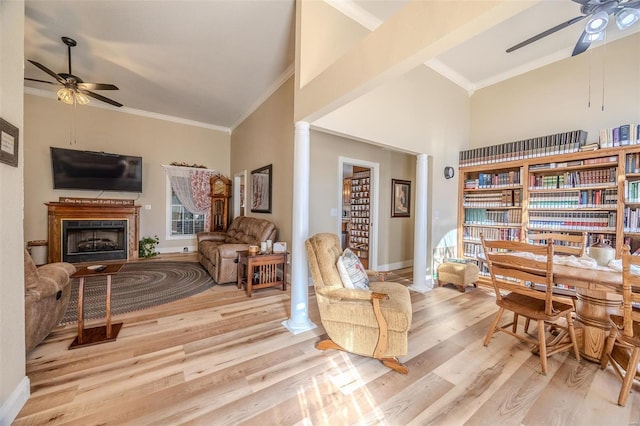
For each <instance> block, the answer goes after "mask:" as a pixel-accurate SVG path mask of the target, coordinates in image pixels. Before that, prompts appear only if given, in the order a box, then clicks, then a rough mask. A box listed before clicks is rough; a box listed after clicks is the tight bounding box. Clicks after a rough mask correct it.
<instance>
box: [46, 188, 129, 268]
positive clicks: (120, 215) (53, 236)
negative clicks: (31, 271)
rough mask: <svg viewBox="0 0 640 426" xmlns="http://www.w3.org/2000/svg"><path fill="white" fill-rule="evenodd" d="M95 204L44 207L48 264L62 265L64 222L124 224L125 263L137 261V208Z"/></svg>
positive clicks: (50, 205) (50, 204)
mask: <svg viewBox="0 0 640 426" xmlns="http://www.w3.org/2000/svg"><path fill="white" fill-rule="evenodd" d="M96 201H97V200H96ZM96 201H93V202H89V201H87V203H78V202H73V203H65V202H50V203H46V205H47V207H48V229H49V230H48V234H49V236H48V238H49V258H48V261H49V263H53V262H60V261H62V247H63V236H62V222H63V221H66V220H126V221H127V223H128V226H127V259H128V260H132V259H137V258H138V232H139V229H140V214H139V213H140V206H135V205H112V204H99V203H98V202H96ZM94 203H95V204H94Z"/></svg>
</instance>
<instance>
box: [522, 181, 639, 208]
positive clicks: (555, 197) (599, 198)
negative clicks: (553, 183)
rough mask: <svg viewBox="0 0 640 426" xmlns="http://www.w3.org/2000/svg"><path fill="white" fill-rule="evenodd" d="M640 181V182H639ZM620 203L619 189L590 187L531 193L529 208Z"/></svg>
mask: <svg viewBox="0 0 640 426" xmlns="http://www.w3.org/2000/svg"><path fill="white" fill-rule="evenodd" d="M639 183H640V182H639ZM617 203H618V190H617V189H588V190H581V191H562V192H553V193H536V192H532V193H531V194H529V208H530V209H536V208H545V209H578V208H598V207H615V206H616V204H617Z"/></svg>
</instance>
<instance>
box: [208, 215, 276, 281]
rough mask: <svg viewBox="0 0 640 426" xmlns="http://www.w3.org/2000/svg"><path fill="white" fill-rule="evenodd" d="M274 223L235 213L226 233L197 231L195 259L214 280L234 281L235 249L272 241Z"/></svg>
mask: <svg viewBox="0 0 640 426" xmlns="http://www.w3.org/2000/svg"><path fill="white" fill-rule="evenodd" d="M276 237H277V229H276V225H275V224H274V223H273V222H271V221H269V220H266V219H258V218H255V217H248V216H238V217H236V218H235V219H233V222H231V225H229V229H227V231H226V232H199V233H198V234H197V238H198V260H199V261H200V263H201V264H202V266H204V267H205V269H206V270H207V271H208V272H209V274H210V275H211V277H212V278H213V279H214V280H215V282H216V283H218V284H222V283H228V282H236V280H237V277H238V272H237V271H238V265H237V263H236V259H238V251H241V250H247V249H248V248H249V245H260V243H261V242H262V241H267V240H271V241H275V240H276Z"/></svg>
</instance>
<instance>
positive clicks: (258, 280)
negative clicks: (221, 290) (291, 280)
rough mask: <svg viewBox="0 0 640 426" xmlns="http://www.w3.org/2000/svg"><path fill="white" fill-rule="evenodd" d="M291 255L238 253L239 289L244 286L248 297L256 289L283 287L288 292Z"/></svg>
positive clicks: (284, 253)
mask: <svg viewBox="0 0 640 426" xmlns="http://www.w3.org/2000/svg"><path fill="white" fill-rule="evenodd" d="M288 257H289V253H287V252H283V253H271V254H255V255H252V256H250V255H249V252H248V251H247V250H241V251H238V288H242V286H243V285H244V286H245V287H246V290H247V296H249V297H251V292H252V291H253V290H255V289H259V288H266V287H277V286H280V285H281V286H282V291H286V290H287V259H288Z"/></svg>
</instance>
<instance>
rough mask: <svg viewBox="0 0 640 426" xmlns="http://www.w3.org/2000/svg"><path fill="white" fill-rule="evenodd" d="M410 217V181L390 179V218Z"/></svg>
mask: <svg viewBox="0 0 640 426" xmlns="http://www.w3.org/2000/svg"><path fill="white" fill-rule="evenodd" d="M410 215H411V181H408V180H400V179H391V217H409V216H410Z"/></svg>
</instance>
